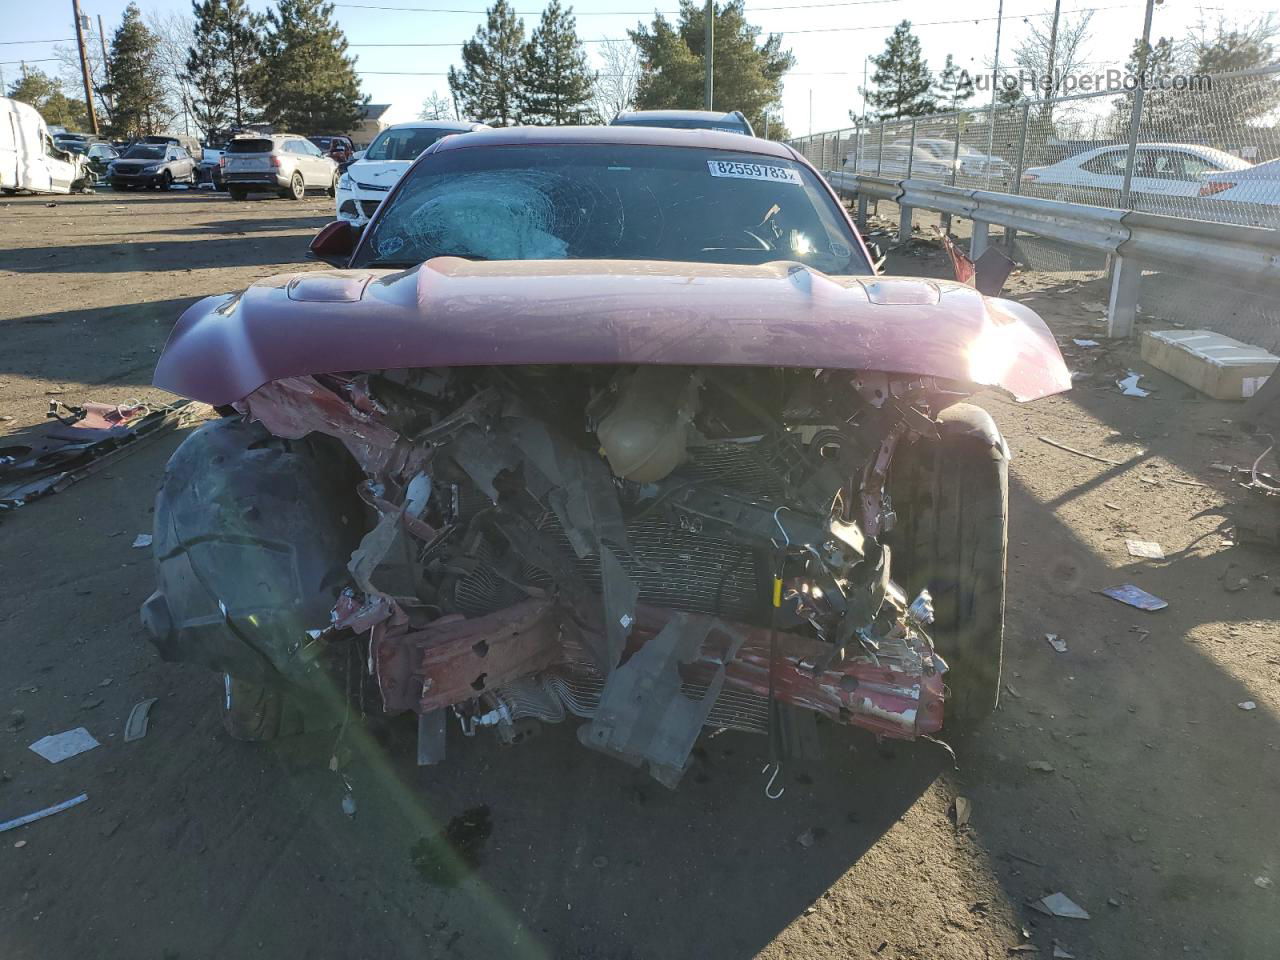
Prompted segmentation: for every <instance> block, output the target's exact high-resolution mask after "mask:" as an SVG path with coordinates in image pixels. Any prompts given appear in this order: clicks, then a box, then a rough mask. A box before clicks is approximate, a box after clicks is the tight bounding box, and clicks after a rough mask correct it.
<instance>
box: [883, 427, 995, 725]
mask: <svg viewBox="0 0 1280 960" xmlns="http://www.w3.org/2000/svg"><path fill="white" fill-rule="evenodd" d="M939 419H940V421H941V426H940V430H939V432H940V434H941V439H940V440H939V441H938V442H932V441H925V440H921V439H918V438H917V439H916V441H915V442H914V443H912V444H910V445H908V446H907V447H905V448H902V449H899V451H898V452H897V454H896V455H895V457H894V460H893V464H892V466H891V468H890V477H889V489H890V493H891V496H892V498H893V508H894V511H895V513H896V514H897V516H898V525H897V527H896V528H895V529H894V531H893V532H892V534H891V535H890V541H889V542H890V543H891V545H892V547H893V554H892V556H893V563H892V568H891V570H890V573H891V575H892V576H893V577H894V579H895V580H897V581H898V583H900V584H901V585H902V586H903V587H904V588H905V589H906V590H907V594H908V599H911V598H913V597H915V595H916V594H917V593H918V592H919V591H920V590H922V589H924V588H926V587H927V588H928V590H929V593H930V594H931V595H932V597H933V607H934V623H933V625H932V627H931V628H929V635H930V636H931V637H932V639H933V642H934V646H935V647H936V648H937V650H938V652H939V653H940V654H941V655H942V657H943V659H944V660H946V661H947V665H948V666H949V667H950V670H949V671H948V673H947V676H946V682H947V687H948V689H949V691H950V697H949V702H948V704H947V709H946V714H945V716H946V717H947V719H948V720H949V721H950V723H951V725H952V726H953V727H954V728H957V729H959V730H965V729H971V728H973V727H975V726H977V725H978V724H980V723H981V722H982V721H983V720H985V719H986V718H987V717H988V716H989V715H990V714H991V713H992V711H994V710H995V709H996V707H997V706H998V705H999V702H1000V671H1001V665H1002V660H1003V655H1004V594H1005V555H1006V552H1007V545H1008V529H1009V458H1008V451H1007V448H1006V447H1005V445H1004V441H1003V440H1002V439H1001V438H1000V434H999V432H998V431H997V430H996V427H995V424H994V423H993V422H992V421H991V418H990V416H989V415H988V414H987V412H986V411H985V410H982V409H980V408H978V407H975V406H972V405H970V404H957V405H956V406H954V407H951V408H950V409H948V410H944V411H943V412H942V415H941V417H940V418H939Z"/></svg>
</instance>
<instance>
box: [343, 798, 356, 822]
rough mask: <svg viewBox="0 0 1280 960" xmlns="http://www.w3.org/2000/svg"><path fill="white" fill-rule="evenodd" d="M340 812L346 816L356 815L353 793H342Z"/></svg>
mask: <svg viewBox="0 0 1280 960" xmlns="http://www.w3.org/2000/svg"><path fill="white" fill-rule="evenodd" d="M342 812H343V813H345V814H346V815H347V816H348V817H354V816H355V815H356V795H355V794H354V793H350V792H348V793H344V794H343V795H342Z"/></svg>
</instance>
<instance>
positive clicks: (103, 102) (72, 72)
mask: <svg viewBox="0 0 1280 960" xmlns="http://www.w3.org/2000/svg"><path fill="white" fill-rule="evenodd" d="M110 42H111V40H110V37H109V36H108V39H107V43H110ZM53 55H54V56H55V57H57V58H58V77H59V79H60V80H61V81H62V85H63V86H64V87H65V88H66V89H68V90H79V89H80V86H81V84H82V83H83V82H84V80H83V78H82V77H81V74H80V52H79V51H78V50H77V49H76V48H75V47H64V46H62V45H61V44H59V45H57V46H55V47H54V48H53ZM85 55H86V59H87V60H88V61H89V82H90V83H91V84H92V86H93V91H94V100H95V102H96V104H97V110H98V118H99V120H101V121H102V122H103V124H104V125H106V126H110V125H111V118H112V115H113V113H114V112H115V109H114V108H115V104H114V103H112V101H111V98H110V97H109V96H105V95H104V94H103V93H102V87H103V86H105V85H106V82H107V71H106V67H105V66H104V64H103V59H102V52H101V44H100V41H99V40H98V37H97V34H93V35H92V36H87V37H85Z"/></svg>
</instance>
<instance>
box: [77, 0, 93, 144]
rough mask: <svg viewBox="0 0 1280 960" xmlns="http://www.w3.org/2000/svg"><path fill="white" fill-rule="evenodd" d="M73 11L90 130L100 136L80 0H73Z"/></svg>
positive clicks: (84, 18)
mask: <svg viewBox="0 0 1280 960" xmlns="http://www.w3.org/2000/svg"><path fill="white" fill-rule="evenodd" d="M71 11H72V13H73V14H74V16H75V18H76V46H77V47H79V48H80V75H81V76H82V77H84V106H85V109H86V110H87V111H88V113H89V129H90V130H92V131H93V135H94V136H95V137H96V136H97V135H98V113H97V111H96V110H94V109H93V83H92V82H91V81H90V80H89V57H88V54H86V53H85V49H84V21H85V20H86V19H87V18H86V17H82V16H81V14H80V0H71Z"/></svg>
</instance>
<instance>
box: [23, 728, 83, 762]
mask: <svg viewBox="0 0 1280 960" xmlns="http://www.w3.org/2000/svg"><path fill="white" fill-rule="evenodd" d="M96 746H99V743H98V741H97V740H95V739H93V734H91V733H90V732H89V731H88V730H86V729H85V728H84V727H76V728H75V729H74V730H67V731H65V732H63V733H54V734H50V735H49V736H47V737H41V738H40V739H39V740H37V741H36V742H35V743H33V744H31V746H30V747H29V748H28V749H30V750H31V751H33V752H34V753H38V754H39V755H40V756H42V757H44V758H45V759H46V760H48V761H49V762H50V763H61V762H62V761H63V760H66V759H68V758H70V757H74V756H78V755H79V754H82V753H84V752H85V751H87V750H92V749H93V748H94V747H96Z"/></svg>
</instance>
